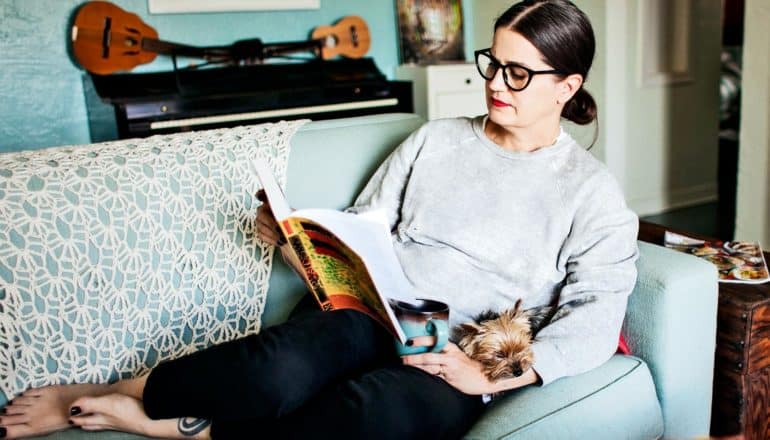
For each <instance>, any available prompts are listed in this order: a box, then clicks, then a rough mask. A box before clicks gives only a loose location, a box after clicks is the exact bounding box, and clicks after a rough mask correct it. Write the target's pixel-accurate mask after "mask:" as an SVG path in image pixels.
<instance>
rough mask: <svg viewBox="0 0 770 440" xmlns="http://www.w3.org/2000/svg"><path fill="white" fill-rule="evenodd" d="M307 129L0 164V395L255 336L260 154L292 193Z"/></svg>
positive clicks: (266, 256) (137, 367)
mask: <svg viewBox="0 0 770 440" xmlns="http://www.w3.org/2000/svg"><path fill="white" fill-rule="evenodd" d="M304 122H306V121H293V122H280V123H275V124H260V125H253V126H247V127H237V128H229V129H220V130H209V131H200V132H190V133H179V134H174V135H161V136H154V137H151V138H147V139H133V140H125V141H117V142H108V143H103V144H93V145H82V146H75V147H57V148H50V149H45V150H39V151H25V152H19V153H8V154H2V155H0V389H1V390H2V391H3V392H4V393H5V394H6V396H8V397H9V398H12V397H13V396H15V395H17V394H18V393H19V392H21V391H23V390H25V389H26V388H28V387H31V386H34V387H37V386H42V385H47V384H54V383H74V382H78V383H83V382H91V383H103V382H107V381H112V380H115V379H118V378H121V377H127V376H132V375H135V374H138V373H141V372H143V371H146V370H147V369H148V368H151V367H153V366H155V365H157V364H158V363H159V362H161V361H162V360H166V359H170V358H174V357H178V356H181V355H184V354H186V353H190V352H193V351H195V350H199V349H201V348H203V347H206V346H209V345H212V344H217V343H221V342H223V341H227V340H232V339H235V338H238V337H241V336H243V335H246V334H248V333H254V332H257V331H259V328H260V323H261V321H260V317H261V314H262V311H263V308H264V304H265V296H266V293H267V287H268V286H267V283H268V277H269V275H270V269H271V261H272V248H270V247H267V246H264V245H263V244H262V243H261V242H259V240H257V239H256V237H255V230H256V228H255V224H254V223H255V221H254V220H255V217H256V206H257V201H256V198H255V196H254V195H255V193H256V191H257V189H258V188H259V182H258V180H257V178H256V176H255V175H254V174H253V173H252V172H251V169H250V167H249V164H248V162H249V161H251V160H253V159H254V158H255V157H256V156H260V157H262V158H264V159H265V160H267V161H268V162H269V163H270V166H271V167H272V169H273V171H274V172H275V174H276V177H277V178H278V181H279V183H281V184H285V179H286V165H287V161H288V155H289V141H290V139H291V137H292V135H293V134H294V133H295V131H296V130H297V129H298V128H299V127H300V126H301V125H302V124H303V123H304Z"/></svg>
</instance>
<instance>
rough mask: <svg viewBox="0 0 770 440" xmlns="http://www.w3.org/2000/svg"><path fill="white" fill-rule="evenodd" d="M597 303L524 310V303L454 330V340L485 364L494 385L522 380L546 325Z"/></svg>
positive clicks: (580, 301) (585, 300)
mask: <svg viewBox="0 0 770 440" xmlns="http://www.w3.org/2000/svg"><path fill="white" fill-rule="evenodd" d="M594 300H596V297H595V296H590V297H587V298H581V299H575V300H572V301H569V302H566V303H564V304H562V305H560V306H558V307H555V306H539V307H533V308H531V309H527V310H521V299H519V300H518V301H516V304H515V305H514V306H513V308H512V309H508V310H504V311H503V312H501V313H496V312H493V311H491V310H488V311H486V312H483V313H481V314H479V315H478V316H477V317H476V318H475V319H474V321H475V322H472V323H464V324H460V325H458V326H456V327H455V328H454V329H453V330H452V339H453V340H454V341H457V345H458V347H460V349H462V350H463V351H464V352H465V354H467V355H468V357H470V358H471V359H474V360H477V361H479V362H481V364H482V365H483V369H484V374H485V375H486V376H487V378H488V379H489V380H490V381H493V382H494V381H497V380H500V379H508V378H513V377H519V376H521V375H522V374H523V373H524V372H525V371H527V370H528V369H529V368H530V367H531V366H532V363H533V362H534V354H533V353H532V342H533V341H534V339H535V336H537V333H538V332H539V331H540V330H542V329H543V327H545V326H546V325H548V324H550V323H552V322H554V321H557V320H559V319H561V318H563V317H565V316H567V315H568V314H569V313H570V312H571V311H572V310H573V309H574V308H575V307H578V306H580V305H583V304H585V303H588V302H592V301H594Z"/></svg>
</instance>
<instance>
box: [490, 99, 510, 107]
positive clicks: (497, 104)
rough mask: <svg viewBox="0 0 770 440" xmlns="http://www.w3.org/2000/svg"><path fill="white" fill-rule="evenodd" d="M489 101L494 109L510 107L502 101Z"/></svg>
mask: <svg viewBox="0 0 770 440" xmlns="http://www.w3.org/2000/svg"><path fill="white" fill-rule="evenodd" d="M491 99H492V105H494V106H495V107H510V106H511V105H510V104H508V103H505V102H503V101H498V100H497V99H495V98H491Z"/></svg>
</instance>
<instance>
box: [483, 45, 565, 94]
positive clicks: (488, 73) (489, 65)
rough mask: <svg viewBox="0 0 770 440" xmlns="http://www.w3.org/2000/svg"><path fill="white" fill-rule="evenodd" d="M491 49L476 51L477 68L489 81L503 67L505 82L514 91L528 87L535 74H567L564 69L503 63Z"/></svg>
mask: <svg viewBox="0 0 770 440" xmlns="http://www.w3.org/2000/svg"><path fill="white" fill-rule="evenodd" d="M490 49H491V48H488V49H481V50H477V51H476V52H474V54H475V55H476V68H477V69H479V73H480V74H481V77H482V78H484V79H486V80H487V81H490V80H492V78H494V77H495V75H497V70H498V69H500V68H501V67H502V68H503V82H505V85H506V86H508V88H509V89H511V90H513V91H514V92H520V91H522V90H524V89H526V88H527V86H528V85H529V83H530V82H531V81H532V77H533V76H535V75H566V74H567V72H565V71H563V70H557V69H553V70H532V69H528V68H526V67H524V66H522V65H521V64H516V63H508V64H503V63H501V62H500V61H499V60H498V59H497V58H495V57H493V56H492V53H490Z"/></svg>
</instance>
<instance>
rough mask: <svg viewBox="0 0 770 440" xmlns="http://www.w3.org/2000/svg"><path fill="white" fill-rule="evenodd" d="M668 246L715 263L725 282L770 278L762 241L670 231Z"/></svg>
mask: <svg viewBox="0 0 770 440" xmlns="http://www.w3.org/2000/svg"><path fill="white" fill-rule="evenodd" d="M663 241H664V245H665V246H666V247H668V248H672V249H675V250H678V251H680V252H685V253H688V254H692V255H695V256H696V257H699V258H702V259H704V260H706V261H709V262H710V263H712V264H714V265H715V266H716V267H717V270H718V271H719V281H720V282H723V283H746V284H760V283H764V282H767V281H770V274H768V269H767V262H766V261H765V257H764V254H763V253H762V247H761V246H760V245H759V243H752V242H746V241H726V242H721V241H713V242H712V241H705V240H698V239H695V238H692V237H687V236H685V235H680V234H675V233H673V232H669V231H666V233H665V235H664V239H663Z"/></svg>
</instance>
